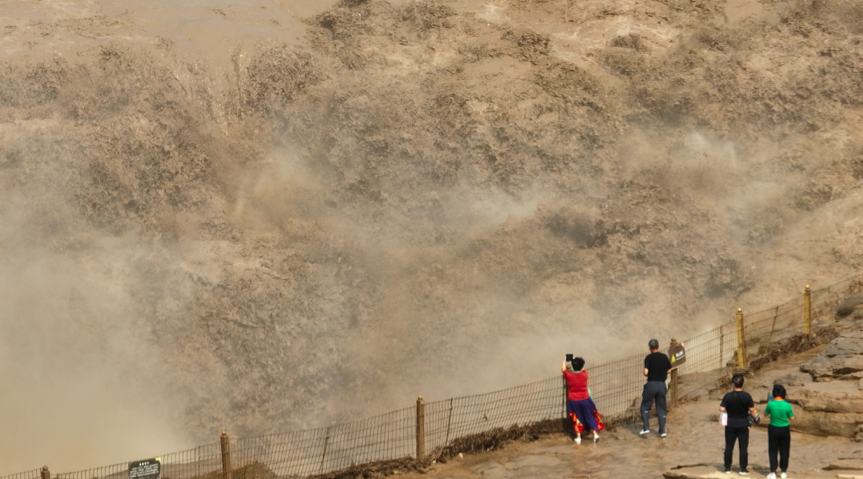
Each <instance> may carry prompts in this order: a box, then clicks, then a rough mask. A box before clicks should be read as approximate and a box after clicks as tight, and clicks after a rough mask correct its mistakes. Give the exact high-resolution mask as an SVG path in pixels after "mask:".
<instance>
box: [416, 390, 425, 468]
mask: <svg viewBox="0 0 863 479" xmlns="http://www.w3.org/2000/svg"><path fill="white" fill-rule="evenodd" d="M425 409H426V407H425V403H424V402H423V397H422V396H418V397H417V460H418V461H422V460H423V459H425V455H426V453H425V450H426V434H425Z"/></svg>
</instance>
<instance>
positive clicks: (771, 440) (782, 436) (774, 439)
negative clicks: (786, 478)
mask: <svg viewBox="0 0 863 479" xmlns="http://www.w3.org/2000/svg"><path fill="white" fill-rule="evenodd" d="M790 450H791V428H790V427H788V426H785V427H778V426H768V427H767V453H768V454H769V456H770V472H776V466H777V465H778V466H779V467H780V468H781V469H782V472H786V471H788V452H789V451H790ZM777 456H778V457H779V460H778V461H777V460H776V459H777Z"/></svg>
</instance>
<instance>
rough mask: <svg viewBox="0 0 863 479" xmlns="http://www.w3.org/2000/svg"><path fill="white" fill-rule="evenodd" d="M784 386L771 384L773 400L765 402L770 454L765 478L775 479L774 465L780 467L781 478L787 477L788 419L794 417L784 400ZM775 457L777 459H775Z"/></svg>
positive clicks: (789, 431)
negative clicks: (768, 419)
mask: <svg viewBox="0 0 863 479" xmlns="http://www.w3.org/2000/svg"><path fill="white" fill-rule="evenodd" d="M786 394H787V393H786V392H785V386H783V385H781V384H776V385H774V386H773V401H770V402H769V403H767V407H766V408H765V409H764V414H766V415H769V416H770V425H769V426H768V427H767V452H768V454H769V456H770V474H768V475H767V479H776V466H777V465H778V466H779V467H780V468H781V469H782V475H781V476H780V477H781V478H782V479H785V478H786V477H788V476H787V475H786V474H785V473H786V471H788V452H789V451H790V449H791V427H790V426H789V424H788V421H790V420H791V419H793V418H794V411H793V410H791V405H790V404H788V402H787V401H785V396H786ZM777 457H778V458H779V460H778V461H777Z"/></svg>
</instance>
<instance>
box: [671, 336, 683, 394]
mask: <svg viewBox="0 0 863 479" xmlns="http://www.w3.org/2000/svg"><path fill="white" fill-rule="evenodd" d="M668 359H669V360H670V361H671V385H670V387H669V388H668V390H669V391H668V392H670V393H671V404H677V380H678V376H677V368H679V367H680V366H682V365H683V363H685V362H686V350H685V349H683V345H682V344H680V343H678V342H677V340H676V339H674V338H671V344H670V345H669V348H668Z"/></svg>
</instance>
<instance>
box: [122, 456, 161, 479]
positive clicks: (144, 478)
mask: <svg viewBox="0 0 863 479" xmlns="http://www.w3.org/2000/svg"><path fill="white" fill-rule="evenodd" d="M161 474H162V460H161V459H160V458H158V457H154V458H153V459H144V460H143V461H135V462H130V463H129V479H159V476H160V475H161Z"/></svg>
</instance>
